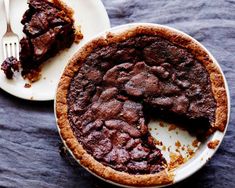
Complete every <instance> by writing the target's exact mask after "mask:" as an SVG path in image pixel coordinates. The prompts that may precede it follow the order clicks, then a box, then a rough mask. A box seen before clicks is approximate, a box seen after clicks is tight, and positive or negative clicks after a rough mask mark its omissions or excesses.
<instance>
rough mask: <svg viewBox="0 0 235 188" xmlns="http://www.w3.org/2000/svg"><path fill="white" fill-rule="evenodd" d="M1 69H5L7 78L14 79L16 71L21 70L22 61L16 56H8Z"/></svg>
mask: <svg viewBox="0 0 235 188" xmlns="http://www.w3.org/2000/svg"><path fill="white" fill-rule="evenodd" d="M1 69H2V70H3V72H4V74H5V75H6V77H7V79H12V78H13V75H14V72H15V71H17V72H19V69H20V61H18V60H17V59H16V58H15V57H13V56H11V57H8V58H6V59H5V60H4V61H3V63H2V65H1Z"/></svg>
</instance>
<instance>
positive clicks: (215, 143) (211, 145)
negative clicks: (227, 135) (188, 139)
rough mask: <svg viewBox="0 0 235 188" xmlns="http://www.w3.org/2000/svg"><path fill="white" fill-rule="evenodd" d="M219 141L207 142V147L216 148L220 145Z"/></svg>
mask: <svg viewBox="0 0 235 188" xmlns="http://www.w3.org/2000/svg"><path fill="white" fill-rule="evenodd" d="M219 142H220V141H219V140H213V141H210V142H208V143H207V147H208V148H210V149H215V148H216V147H217V146H218V144H219Z"/></svg>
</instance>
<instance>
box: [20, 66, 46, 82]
mask: <svg viewBox="0 0 235 188" xmlns="http://www.w3.org/2000/svg"><path fill="white" fill-rule="evenodd" d="M22 75H23V78H27V79H28V80H29V81H30V82H31V83H33V82H36V81H38V80H39V79H40V78H41V69H40V68H38V69H37V70H30V72H27V73H25V72H22Z"/></svg>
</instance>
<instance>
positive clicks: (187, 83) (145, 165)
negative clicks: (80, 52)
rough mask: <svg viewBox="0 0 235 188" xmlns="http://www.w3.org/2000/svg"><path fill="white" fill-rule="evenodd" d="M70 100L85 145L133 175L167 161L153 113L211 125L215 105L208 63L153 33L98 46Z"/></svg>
mask: <svg viewBox="0 0 235 188" xmlns="http://www.w3.org/2000/svg"><path fill="white" fill-rule="evenodd" d="M67 103H68V118H69V121H70V124H71V126H72V129H73V131H74V134H75V135H76V137H77V139H78V141H79V142H80V143H81V144H82V145H83V147H84V148H85V149H86V151H87V152H88V153H89V154H91V155H92V156H93V157H94V158H95V159H96V160H97V161H99V162H101V163H102V164H104V165H106V166H110V167H112V168H114V169H116V170H118V171H124V172H128V173H131V174H149V173H151V174H152V173H156V172H159V171H161V170H163V169H164V168H165V166H166V161H165V159H164V158H163V156H162V154H161V152H160V150H159V149H158V148H156V146H155V144H154V141H153V138H152V137H151V135H150V133H149V131H148V127H147V124H148V122H149V120H150V119H151V118H159V117H167V118H168V119H172V120H173V121H174V120H179V122H181V123H182V124H185V126H187V127H196V128H199V129H200V130H201V129H202V130H203V131H206V130H207V129H208V128H209V127H210V124H211V123H213V122H214V120H215V109H216V102H215V99H214V97H213V94H212V91H211V83H210V79H209V75H208V72H207V71H206V69H205V67H204V66H203V65H202V64H201V62H199V61H198V60H197V59H196V58H195V57H193V55H192V54H190V53H189V52H188V51H187V50H186V49H183V48H181V47H179V46H177V45H175V44H173V43H171V42H169V41H168V40H166V39H163V38H160V37H157V36H147V35H140V36H136V37H132V38H129V39H127V40H125V41H123V42H119V43H115V44H110V45H109V46H104V47H99V48H97V49H95V50H94V51H93V52H92V53H91V54H90V55H89V56H88V57H87V58H86V61H85V62H84V63H83V64H82V66H81V68H80V69H79V71H78V72H77V73H76V74H75V76H74V78H73V79H72V81H71V83H70V88H69V90H68V95H67Z"/></svg>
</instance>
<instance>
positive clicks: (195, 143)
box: [192, 139, 199, 148]
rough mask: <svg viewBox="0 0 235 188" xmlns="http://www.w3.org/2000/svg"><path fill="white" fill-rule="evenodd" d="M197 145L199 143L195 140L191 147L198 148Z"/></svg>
mask: <svg viewBox="0 0 235 188" xmlns="http://www.w3.org/2000/svg"><path fill="white" fill-rule="evenodd" d="M198 143H199V141H198V140H197V139H195V140H194V141H193V142H192V146H193V147H195V148H196V147H198Z"/></svg>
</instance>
